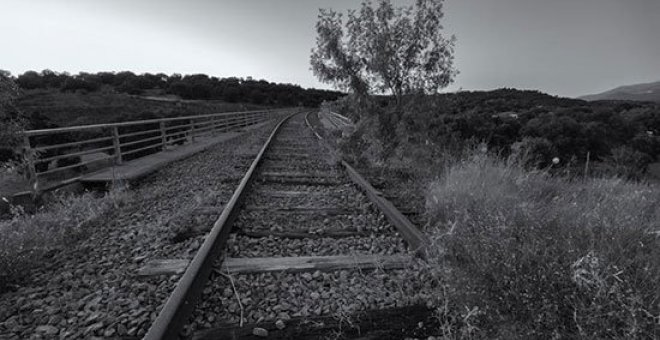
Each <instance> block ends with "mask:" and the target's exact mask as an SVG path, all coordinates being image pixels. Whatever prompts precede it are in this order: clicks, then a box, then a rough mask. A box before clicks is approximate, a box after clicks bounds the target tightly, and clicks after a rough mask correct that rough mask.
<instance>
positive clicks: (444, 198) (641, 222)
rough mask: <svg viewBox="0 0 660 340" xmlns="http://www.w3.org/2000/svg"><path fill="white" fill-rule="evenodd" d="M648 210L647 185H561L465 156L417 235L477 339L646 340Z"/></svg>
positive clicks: (432, 195)
mask: <svg viewBox="0 0 660 340" xmlns="http://www.w3.org/2000/svg"><path fill="white" fill-rule="evenodd" d="M659 203H660V188H658V187H657V186H654V185H648V184H641V183H632V182H627V181H624V180H622V179H618V178H603V179H582V180H568V179H566V178H561V177H556V176H552V175H551V174H550V173H549V172H547V171H532V172H530V171H528V169H526V168H525V166H524V165H522V164H520V163H519V162H517V161H511V160H509V161H506V160H502V159H499V158H497V157H493V156H490V155H487V154H483V153H481V152H476V153H475V154H473V155H472V156H471V157H469V158H467V159H462V160H460V161H456V162H454V164H453V165H451V166H450V167H449V168H448V170H447V171H446V173H445V174H444V176H442V178H441V179H439V180H437V181H434V182H433V183H432V184H431V186H430V189H429V191H428V193H427V207H428V211H429V213H430V214H431V216H432V223H431V224H430V227H428V228H427V232H428V233H430V234H431V235H433V236H434V237H435V240H436V242H437V244H438V245H439V247H440V248H441V249H442V250H443V251H442V253H441V256H442V257H441V258H439V260H440V261H446V262H444V263H446V264H449V265H450V266H451V268H452V269H451V271H449V273H444V278H443V280H444V281H445V282H446V284H447V285H448V287H449V288H448V289H449V294H447V295H446V297H447V298H448V299H449V300H450V302H451V305H453V306H454V307H456V311H458V312H459V313H463V311H473V313H472V318H471V320H470V323H471V326H472V327H477V328H478V329H480V332H479V334H480V335H482V336H484V335H485V336H486V337H488V338H495V337H497V338H513V337H521V338H530V337H532V338H578V337H581V338H591V339H594V338H599V339H602V338H626V339H650V338H656V337H658V336H660V326H659V325H660V324H659V322H660V304H658V301H659V300H660V291H659V290H658V289H657V282H659V280H660V237H659V236H660V235H659V232H660V230H658V226H659V225H660V209H658V207H659V206H660V205H659ZM474 311H478V313H474ZM460 319H465V315H463V316H462V317H461V318H460ZM455 326H456V325H455ZM463 326H464V325H463Z"/></svg>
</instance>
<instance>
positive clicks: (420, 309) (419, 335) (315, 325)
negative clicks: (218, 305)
mask: <svg viewBox="0 0 660 340" xmlns="http://www.w3.org/2000/svg"><path fill="white" fill-rule="evenodd" d="M436 315H437V314H436V311H435V310H433V309H430V308H427V307H426V306H421V305H413V306H406V307H395V308H386V309H381V310H369V311H362V312H357V313H354V314H353V315H349V316H348V317H346V318H338V317H337V315H327V316H309V317H295V318H292V319H291V320H287V321H285V327H284V328H282V329H279V328H278V327H277V325H275V322H264V323H257V324H246V325H243V327H239V326H238V325H235V324H224V325H220V327H218V328H214V329H207V330H201V331H197V332H195V333H194V334H193V337H192V339H194V340H212V339H213V340H215V339H263V338H259V337H257V336H255V335H254V334H252V330H253V329H254V328H255V327H259V328H263V329H265V330H267V331H268V339H303V340H311V339H325V338H326V337H327V338H333V339H334V338H335V337H336V336H337V334H341V338H342V339H358V338H359V339H404V338H415V339H426V338H427V337H429V336H431V335H437V332H438V329H439V327H440V325H439V320H438V318H437V316H436ZM420 325H421V327H420Z"/></svg>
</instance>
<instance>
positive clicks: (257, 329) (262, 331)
mask: <svg viewBox="0 0 660 340" xmlns="http://www.w3.org/2000/svg"><path fill="white" fill-rule="evenodd" d="M252 334H253V335H255V336H258V337H262V338H265V337H267V336H268V331H267V330H266V329H264V328H261V327H255V328H253V329H252Z"/></svg>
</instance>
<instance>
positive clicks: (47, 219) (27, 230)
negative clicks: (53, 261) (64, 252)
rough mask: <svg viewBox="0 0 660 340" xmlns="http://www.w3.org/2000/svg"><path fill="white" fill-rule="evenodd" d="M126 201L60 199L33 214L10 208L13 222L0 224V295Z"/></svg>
mask: <svg viewBox="0 0 660 340" xmlns="http://www.w3.org/2000/svg"><path fill="white" fill-rule="evenodd" d="M129 197H130V196H129V194H128V193H127V192H120V191H114V192H110V193H108V194H106V195H105V196H103V197H94V196H93V195H92V194H90V193H87V194H84V195H80V196H60V197H57V198H56V199H55V201H54V202H53V203H51V204H49V205H48V207H47V208H45V209H44V210H40V211H38V212H37V213H35V214H26V213H24V212H23V211H22V209H21V208H20V206H19V207H12V218H11V219H7V220H0V291H2V290H3V289H6V288H7V287H8V285H10V284H12V283H15V282H17V281H19V280H20V279H22V278H23V277H24V276H25V275H26V274H27V273H28V272H29V270H30V268H32V267H33V266H34V265H35V264H36V263H37V261H40V259H41V258H42V257H43V256H44V255H46V254H48V253H49V252H51V251H54V250H57V249H58V248H59V247H62V246H63V245H65V244H71V243H72V242H75V241H76V240H79V239H81V238H83V237H84V236H85V235H87V234H88V233H90V232H92V230H90V229H91V228H90V227H91V226H93V225H94V223H95V222H97V221H99V220H102V219H103V217H104V216H106V215H108V214H109V213H110V212H111V211H112V210H116V209H117V208H118V207H119V206H120V205H122V204H124V203H125V202H126V201H128V199H129Z"/></svg>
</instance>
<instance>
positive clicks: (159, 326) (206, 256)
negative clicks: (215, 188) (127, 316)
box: [144, 113, 297, 340]
mask: <svg viewBox="0 0 660 340" xmlns="http://www.w3.org/2000/svg"><path fill="white" fill-rule="evenodd" d="M296 114H297V113H294V114H291V115H288V116H287V117H286V118H284V119H282V120H281V121H280V122H279V123H278V124H277V126H276V127H275V128H274V129H273V132H271V134H270V136H269V137H268V139H267V140H266V142H265V143H264V145H263V146H262V147H261V150H260V151H259V153H258V154H257V157H256V158H255V159H254V161H253V162H252V164H251V165H250V168H249V169H248V171H247V172H246V173H245V176H243V179H242V180H241V182H240V184H239V185H238V187H237V188H236V190H235V191H234V194H233V195H232V196H231V199H230V200H229V202H227V204H226V205H225V207H224V209H223V210H222V214H221V215H220V217H219V218H218V220H217V221H215V223H214V224H213V228H212V229H211V231H210V232H209V234H208V236H207V237H206V239H205V240H204V243H203V244H202V246H201V247H200V248H199V250H198V251H197V253H196V254H195V257H194V258H193V259H192V261H191V262H190V264H189V265H188V268H187V269H186V271H185V272H184V274H183V276H182V277H181V279H180V280H179V283H178V284H177V286H176V288H175V289H174V292H172V294H171V295H170V297H169V298H168V299H167V302H166V303H165V306H164V307H163V309H162V310H161V311H160V313H159V314H158V317H157V318H156V321H155V322H154V323H153V324H152V325H151V328H149V331H148V332H147V334H146V335H145V337H144V339H145V340H157V339H178V337H179V331H180V330H181V328H182V327H183V325H184V324H185V323H186V322H187V321H188V316H189V315H190V313H191V312H192V309H193V308H194V307H195V303H196V301H197V299H198V298H199V295H200V294H201V292H202V290H203V289H204V284H205V283H206V280H207V278H208V276H209V274H210V273H211V270H212V267H213V262H215V260H216V259H217V257H218V255H220V253H221V251H222V249H223V248H224V246H225V244H226V243H227V238H228V237H229V233H230V231H231V227H232V223H233V220H234V218H235V217H236V213H235V212H236V211H237V209H235V208H238V207H239V206H240V203H241V200H242V198H243V193H244V192H245V191H246V188H247V187H248V185H249V183H250V180H251V178H252V174H253V173H254V172H255V169H256V168H257V166H258V165H259V163H260V162H261V159H262V157H263V155H264V154H265V153H266V150H267V149H268V147H269V145H270V143H271V141H272V140H273V139H274V138H275V135H277V132H278V131H279V129H280V126H282V124H284V122H285V121H286V120H288V119H289V118H291V117H292V116H294V115H296Z"/></svg>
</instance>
